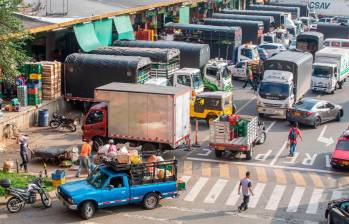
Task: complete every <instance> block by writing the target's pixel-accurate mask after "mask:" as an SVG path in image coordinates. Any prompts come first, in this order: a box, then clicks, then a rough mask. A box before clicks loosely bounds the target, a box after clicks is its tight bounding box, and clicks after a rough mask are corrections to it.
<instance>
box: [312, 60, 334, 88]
mask: <svg viewBox="0 0 349 224" xmlns="http://www.w3.org/2000/svg"><path fill="white" fill-rule="evenodd" d="M337 77H338V68H337V65H336V64H329V63H314V64H313V73H312V76H311V90H313V91H323V92H327V93H332V94H333V93H334V91H335V89H336V85H337Z"/></svg>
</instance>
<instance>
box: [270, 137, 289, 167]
mask: <svg viewBox="0 0 349 224" xmlns="http://www.w3.org/2000/svg"><path fill="white" fill-rule="evenodd" d="M286 145H287V142H284V144H283V145H282V147H281V148H280V149H279V151H278V153H277V154H276V155H275V157H274V159H273V160H272V161H271V162H270V165H274V164H275V163H276V160H277V159H278V158H279V157H280V155H281V153H282V151H284V149H285V148H286Z"/></svg>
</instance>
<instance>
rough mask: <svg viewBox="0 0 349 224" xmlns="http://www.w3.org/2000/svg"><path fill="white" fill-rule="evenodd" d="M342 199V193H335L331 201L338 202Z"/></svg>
mask: <svg viewBox="0 0 349 224" xmlns="http://www.w3.org/2000/svg"><path fill="white" fill-rule="evenodd" d="M341 197H342V192H341V191H333V192H332V196H331V201H332V200H337V199H340V198H341Z"/></svg>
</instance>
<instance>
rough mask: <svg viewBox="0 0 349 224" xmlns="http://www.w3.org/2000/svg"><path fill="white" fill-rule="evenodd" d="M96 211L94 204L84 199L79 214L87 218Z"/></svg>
mask: <svg viewBox="0 0 349 224" xmlns="http://www.w3.org/2000/svg"><path fill="white" fill-rule="evenodd" d="M95 212H96V206H95V204H94V203H93V202H92V201H86V202H84V204H83V205H82V206H81V208H80V215H81V217H82V218H83V219H85V220H87V219H90V218H92V217H93V215H94V214H95Z"/></svg>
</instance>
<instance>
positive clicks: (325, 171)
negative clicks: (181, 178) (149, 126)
mask: <svg viewBox="0 0 349 224" xmlns="http://www.w3.org/2000/svg"><path fill="white" fill-rule="evenodd" d="M186 159H187V160H191V161H200V162H212V163H226V164H234V165H242V166H253V167H268V168H274V169H284V170H297V171H310V172H317V173H327V174H344V175H347V173H345V172H339V171H332V170H321V169H313V168H303V167H294V166H281V165H269V164H263V163H254V162H233V161H223V160H215V159H204V158H194V157H187V158H186Z"/></svg>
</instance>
